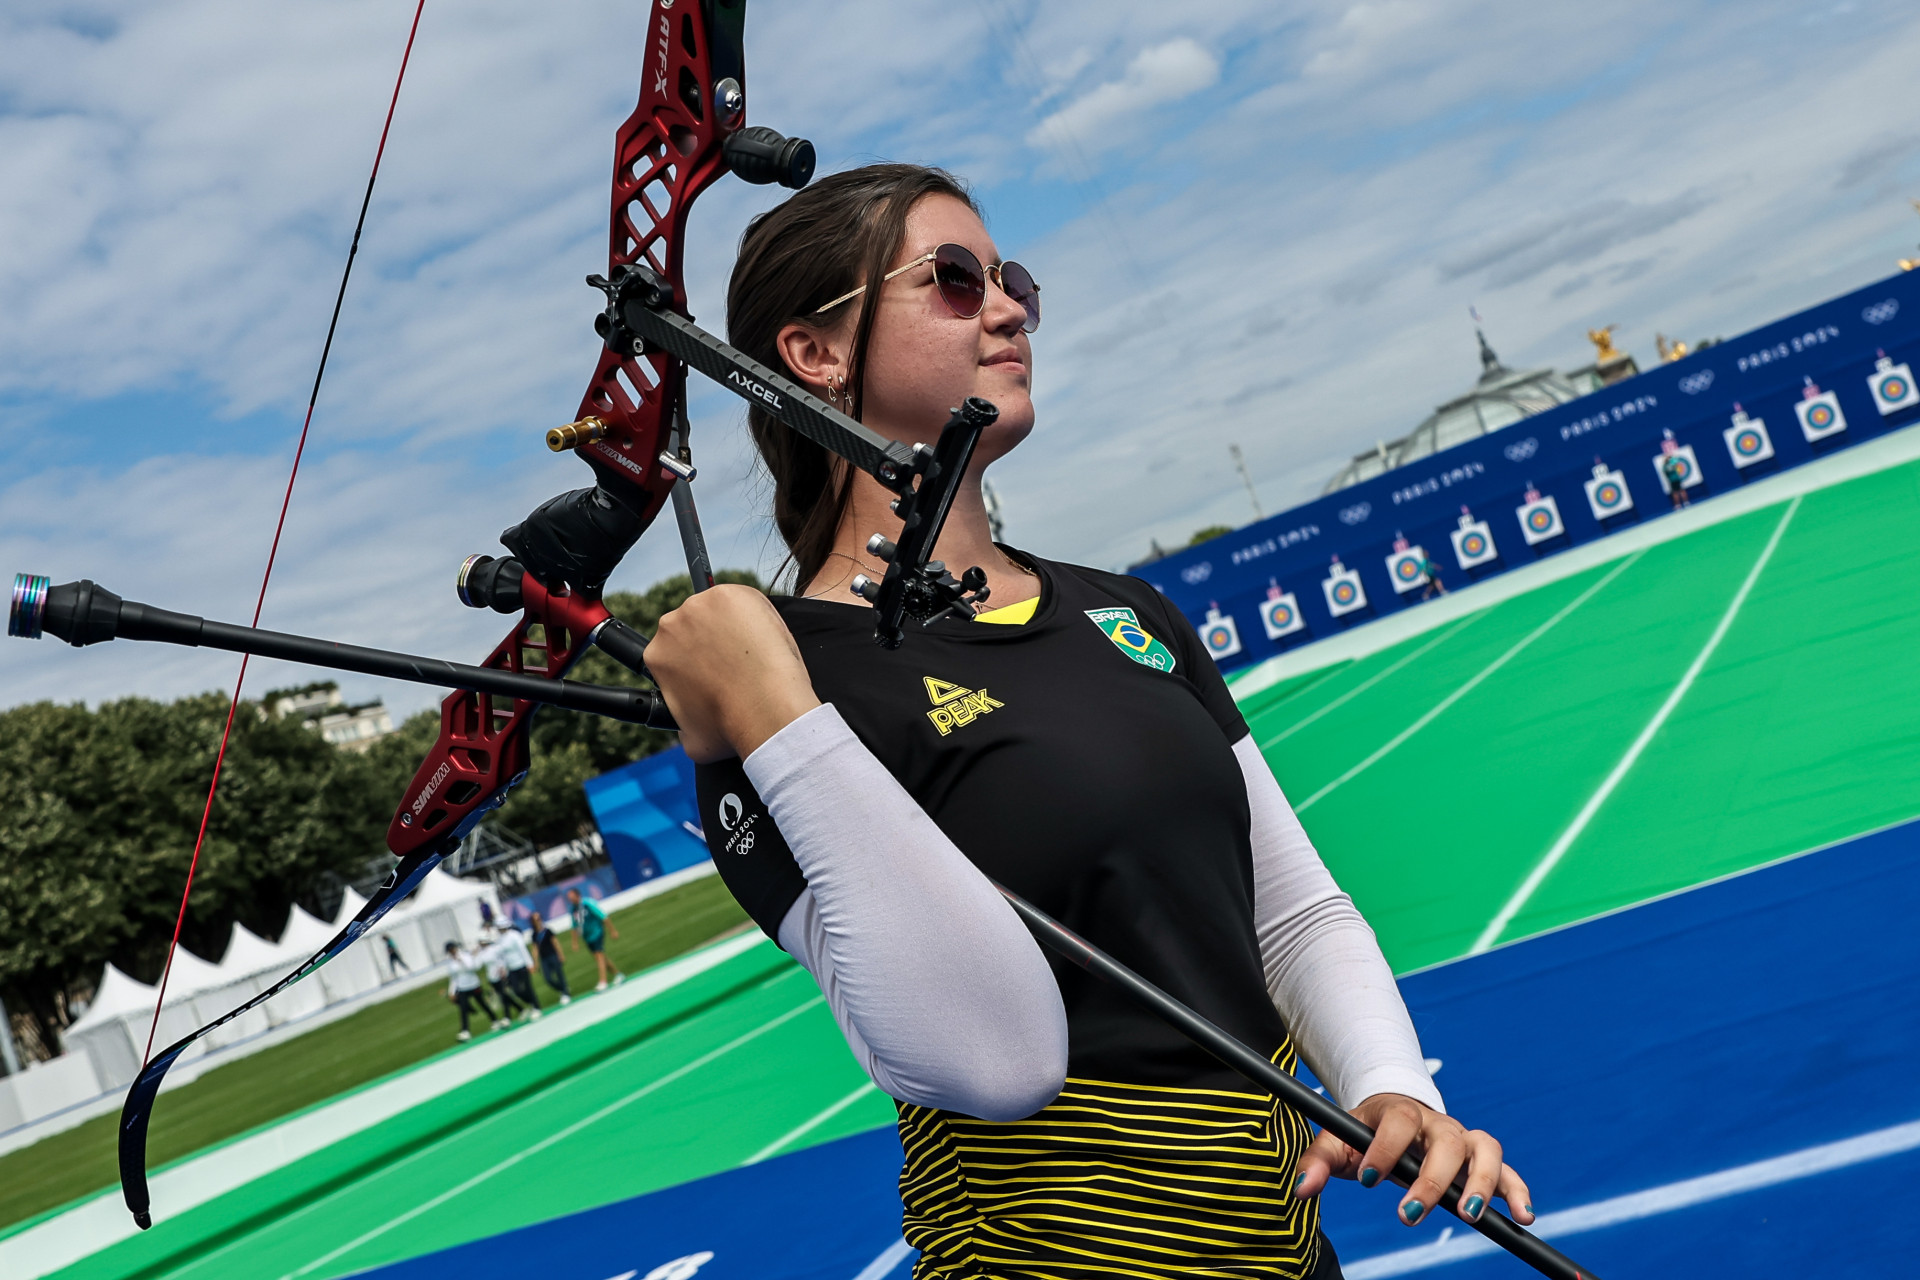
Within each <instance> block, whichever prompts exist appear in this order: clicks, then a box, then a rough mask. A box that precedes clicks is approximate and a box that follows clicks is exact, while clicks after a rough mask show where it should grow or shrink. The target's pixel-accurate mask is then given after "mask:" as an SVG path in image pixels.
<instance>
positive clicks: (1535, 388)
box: [1321, 329, 1582, 493]
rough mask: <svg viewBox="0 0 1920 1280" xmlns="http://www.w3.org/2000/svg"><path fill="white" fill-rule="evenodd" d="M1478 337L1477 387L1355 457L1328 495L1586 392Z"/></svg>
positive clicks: (1329, 487)
mask: <svg viewBox="0 0 1920 1280" xmlns="http://www.w3.org/2000/svg"><path fill="white" fill-rule="evenodd" d="M1474 336H1476V337H1478V338H1479V339H1480V367H1481V372H1480V379H1479V381H1478V382H1476V383H1475V384H1474V386H1473V389H1472V390H1470V391H1468V392H1467V393H1466V394H1465V395H1462V396H1456V397H1455V398H1453V399H1452V400H1449V401H1447V402H1446V403H1445V404H1443V405H1441V406H1440V407H1439V408H1437V409H1435V410H1434V411H1433V413H1432V414H1431V415H1429V416H1428V418H1427V420H1426V421H1424V422H1422V423H1421V424H1420V425H1419V426H1417V427H1415V428H1414V429H1413V430H1412V431H1410V432H1408V433H1407V434H1406V435H1405V436H1403V437H1402V438H1401V439H1399V440H1394V441H1391V442H1388V441H1382V442H1381V443H1379V444H1378V445H1376V446H1374V447H1373V448H1372V449H1369V450H1368V451H1367V452H1365V453H1363V454H1360V455H1359V456H1357V457H1356V458H1354V459H1353V461H1351V462H1349V463H1348V464H1347V465H1346V466H1344V467H1342V468H1340V470H1339V472H1338V473H1337V474H1336V475H1335V476H1334V477H1333V479H1332V480H1330V481H1328V482H1327V487H1326V488H1325V489H1323V490H1322V491H1321V492H1322V493H1333V492H1335V491H1337V490H1340V489H1345V488H1348V487H1349V486H1351V485H1356V484H1359V483H1360V482H1361V481H1363V480H1371V479H1373V477H1375V476H1377V475H1380V474H1382V473H1384V472H1387V471H1391V470H1393V469H1394V468H1395V467H1403V466H1405V465H1406V464H1407V463H1409V462H1416V461H1418V460H1419V459H1421V458H1424V457H1427V456H1428V455H1430V454H1435V453H1438V452H1440V451H1441V450H1442V449H1451V448H1452V447H1453V446H1454V445H1457V444H1464V443H1465V442H1466V441H1468V440H1473V439H1476V438H1478V437H1480V436H1484V435H1487V434H1489V433H1490V432H1494V431H1499V430H1501V429H1502V428H1504V427H1510V426H1512V425H1513V424H1514V423H1516V422H1519V421H1520V420H1521V419H1523V418H1530V417H1532V416H1533V415H1534V414H1536V413H1540V412H1542V411H1544V410H1547V409H1551V408H1553V407H1554V406H1555V405H1558V404H1565V403H1567V401H1569V400H1576V399H1578V398H1579V397H1580V396H1581V394H1582V392H1581V390H1580V388H1578V387H1576V386H1575V385H1574V384H1573V383H1572V382H1570V381H1568V380H1567V379H1566V378H1565V377H1563V376H1562V375H1560V374H1558V373H1555V372H1554V371H1553V370H1551V369H1532V370H1528V371H1524V372H1516V371H1514V370H1512V369H1509V368H1507V367H1506V366H1505V365H1503V364H1501V363H1500V357H1499V356H1497V355H1495V354H1494V352H1493V348H1492V347H1490V346H1488V345H1487V339H1486V335H1485V334H1483V333H1481V332H1480V331H1479V330H1477V329H1476V330H1475V331H1474Z"/></svg>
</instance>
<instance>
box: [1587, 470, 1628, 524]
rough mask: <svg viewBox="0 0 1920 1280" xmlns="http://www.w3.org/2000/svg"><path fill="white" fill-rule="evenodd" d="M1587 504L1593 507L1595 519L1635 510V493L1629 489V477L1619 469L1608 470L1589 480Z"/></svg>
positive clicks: (1603, 518)
mask: <svg viewBox="0 0 1920 1280" xmlns="http://www.w3.org/2000/svg"><path fill="white" fill-rule="evenodd" d="M1587 505H1588V506H1589V507H1592V508H1593V518H1594V519H1595V520H1605V519H1607V518H1608V517H1609V516H1617V515H1619V514H1620V513H1621V512H1623V511H1631V510H1633V494H1632V493H1631V492H1629V491H1628V489H1627V478H1626V477H1625V476H1623V475H1621V474H1620V473H1619V472H1618V471H1607V472H1603V473H1601V474H1600V475H1597V476H1595V477H1594V478H1593V479H1591V480H1589V481H1587Z"/></svg>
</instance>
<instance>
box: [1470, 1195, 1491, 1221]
mask: <svg viewBox="0 0 1920 1280" xmlns="http://www.w3.org/2000/svg"><path fill="white" fill-rule="evenodd" d="M1486 1207H1487V1202H1486V1201H1485V1200H1483V1199H1481V1198H1480V1197H1479V1196H1468V1197H1467V1221H1469V1222H1478V1221H1479V1220H1480V1211H1481V1210H1482V1209H1484V1208H1486Z"/></svg>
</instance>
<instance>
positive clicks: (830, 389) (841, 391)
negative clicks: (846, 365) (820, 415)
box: [827, 373, 853, 413]
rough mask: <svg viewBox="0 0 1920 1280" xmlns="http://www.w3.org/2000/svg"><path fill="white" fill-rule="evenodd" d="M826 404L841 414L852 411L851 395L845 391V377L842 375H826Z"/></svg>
mask: <svg viewBox="0 0 1920 1280" xmlns="http://www.w3.org/2000/svg"><path fill="white" fill-rule="evenodd" d="M827 403H828V404H831V405H832V406H833V407H834V408H836V409H838V410H840V412H842V413H851V412H852V411H853V393H852V392H851V391H849V390H847V375H845V374H844V373H832V374H828V375H827Z"/></svg>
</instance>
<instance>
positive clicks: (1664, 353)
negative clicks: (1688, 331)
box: [1653, 333, 1687, 364]
mask: <svg viewBox="0 0 1920 1280" xmlns="http://www.w3.org/2000/svg"><path fill="white" fill-rule="evenodd" d="M1653 349H1654V350H1655V351H1658V352H1659V353H1660V358H1661V359H1662V360H1665V361H1666V362H1667V363H1668V364H1672V363H1673V362H1674V361H1675V360H1684V359H1686V356H1687V344H1686V343H1684V342H1681V341H1680V340H1679V339H1677V338H1676V339H1675V340H1674V341H1672V342H1668V341H1667V335H1666V334H1664V333H1656V334H1654V335H1653Z"/></svg>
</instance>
